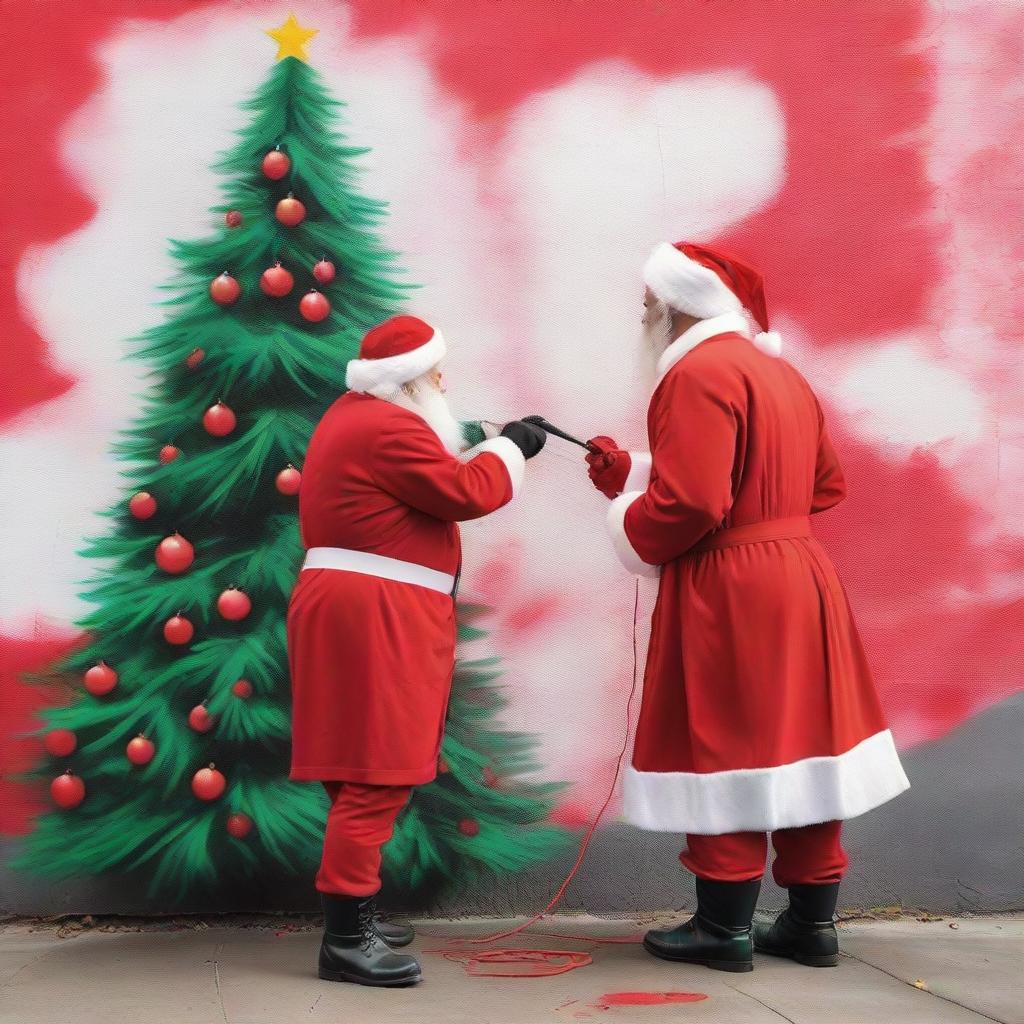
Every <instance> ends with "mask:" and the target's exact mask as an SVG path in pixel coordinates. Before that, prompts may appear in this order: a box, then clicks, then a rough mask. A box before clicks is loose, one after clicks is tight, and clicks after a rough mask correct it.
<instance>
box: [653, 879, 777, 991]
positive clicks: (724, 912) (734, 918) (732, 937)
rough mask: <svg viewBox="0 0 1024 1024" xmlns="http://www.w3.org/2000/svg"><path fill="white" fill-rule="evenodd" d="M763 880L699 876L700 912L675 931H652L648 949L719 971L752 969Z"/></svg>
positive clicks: (654, 952)
mask: <svg viewBox="0 0 1024 1024" xmlns="http://www.w3.org/2000/svg"><path fill="white" fill-rule="evenodd" d="M760 888H761V880H760V879H756V880H755V881H753V882H710V881H708V880H707V879H704V878H698V879H697V913H696V914H695V915H694V916H693V917H692V918H690V920H689V921H687V922H686V924H681V925H680V926H679V927H678V928H673V929H672V930H671V931H650V932H648V933H647V934H646V935H645V936H644V949H646V950H647V952H648V953H653V954H654V955H655V956H658V957H661V959H662V960H677V961H681V962H683V963H689V964H704V965H705V966H706V967H710V968H712V969H713V970H716V971H734V972H736V973H740V972H743V971H752V970H753V969H754V950H753V945H752V943H751V940H750V921H751V918H752V917H753V916H754V907H755V906H756V904H757V894H758V892H759V891H760Z"/></svg>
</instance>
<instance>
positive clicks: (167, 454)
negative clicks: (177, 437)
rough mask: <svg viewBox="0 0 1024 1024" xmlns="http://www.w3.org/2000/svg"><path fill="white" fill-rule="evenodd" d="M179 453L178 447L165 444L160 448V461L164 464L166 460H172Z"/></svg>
mask: <svg viewBox="0 0 1024 1024" xmlns="http://www.w3.org/2000/svg"><path fill="white" fill-rule="evenodd" d="M180 454H181V449H180V448H175V447H174V445H173V444H165V445H164V446H163V448H161V449H160V461H161V462H162V463H163V464H164V465H165V466H166V465H167V463H168V462H173V461H174V460H175V459H176V458H177V457H178V456H179V455H180Z"/></svg>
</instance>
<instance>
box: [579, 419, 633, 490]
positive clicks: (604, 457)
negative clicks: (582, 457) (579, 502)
mask: <svg viewBox="0 0 1024 1024" xmlns="http://www.w3.org/2000/svg"><path fill="white" fill-rule="evenodd" d="M587 444H589V445H590V446H591V447H593V448H596V449H597V451H596V452H595V451H591V452H589V453H588V454H587V466H589V467H590V468H589V469H588V470H587V474H588V476H589V477H590V482H591V483H592V484H593V485H594V486H595V487H596V488H597V489H598V490H599V491H600V492H601V493H602V494H603V495H604V496H605V497H606V498H616V497H618V496H619V495H620V494H621V493H622V488H623V487H625V486H626V477H628V476H629V470H630V467H631V466H632V464H633V460H632V459H631V458H630V456H629V452H627V451H623V450H622V449H621V448H620V447H619V446H618V445H617V444H616V443H615V442H614V441H613V440H612V439H611V438H610V437H605V436H604V435H603V434H602V435H601V436H600V437H592V438H591V439H590V440H589V441H588V442H587Z"/></svg>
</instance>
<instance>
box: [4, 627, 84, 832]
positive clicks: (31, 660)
mask: <svg viewBox="0 0 1024 1024" xmlns="http://www.w3.org/2000/svg"><path fill="white" fill-rule="evenodd" d="M72 646H73V643H72V641H71V640H70V639H69V637H68V636H67V634H58V633H51V634H49V635H40V636H36V637H33V638H31V639H21V638H15V637H6V636H3V635H0V835H21V834H23V833H25V832H27V831H29V828H30V824H31V821H32V818H33V817H34V816H35V815H36V814H38V813H39V812H40V811H42V810H43V809H44V808H45V807H46V806H47V803H48V801H47V797H46V787H45V786H44V785H43V784H39V785H37V786H36V785H27V784H25V783H23V782H20V781H18V780H17V779H15V778H14V776H15V775H17V774H18V773H20V772H24V771H27V770H28V769H29V768H31V767H32V765H33V764H34V763H35V762H36V761H37V760H38V759H39V758H40V756H42V754H43V745H42V741H41V740H40V739H39V737H37V736H32V735H30V734H31V733H33V732H34V731H35V730H36V729H38V728H39V727H40V725H41V724H42V723H41V722H40V721H39V719H38V718H37V717H36V713H37V712H38V711H39V710H40V709H42V708H44V707H54V706H57V705H60V704H63V703H64V702H65V701H66V699H67V696H68V693H69V691H67V690H66V689H64V688H63V687H60V686H33V685H31V684H29V683H26V682H24V681H23V679H22V676H24V675H25V674H28V673H32V672H42V671H43V670H44V669H46V668H48V667H49V666H51V665H52V664H53V663H54V662H55V661H57V660H58V659H59V658H61V657H63V656H64V655H65V654H67V652H68V651H69V650H70V649H71V648H72Z"/></svg>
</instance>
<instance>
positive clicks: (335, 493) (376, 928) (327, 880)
mask: <svg viewBox="0 0 1024 1024" xmlns="http://www.w3.org/2000/svg"><path fill="white" fill-rule="evenodd" d="M444 354H445V344H444V340H443V338H442V337H441V334H440V333H439V332H438V331H436V330H434V329H433V328H431V327H430V326H429V325H427V324H426V323H424V322H423V321H422V320H419V319H416V318H415V317H411V316H399V317H394V318H393V319H391V320H388V321H387V322H386V323H383V324H381V325H380V326H379V327H376V328H374V329H373V330H372V331H370V332H369V333H368V334H367V335H366V337H365V338H364V339H363V343H362V347H361V349H360V354H359V358H358V359H354V360H352V361H351V362H350V363H349V364H348V369H347V376H346V383H347V385H348V388H349V390H348V392H347V393H346V394H345V395H343V396H342V397H341V398H339V399H338V401H336V402H335V403H334V405H332V406H331V408H330V409H329V410H328V411H327V413H326V414H325V415H324V418H323V419H322V420H321V421H320V424H319V426H318V427H317V428H316V430H315V432H314V433H313V437H312V440H311V441H310V443H309V449H308V451H307V453H306V460H305V465H304V467H303V472H302V485H301V490H300V493H299V517H300V522H301V527H302V538H303V543H304V545H305V546H306V548H307V554H306V560H305V563H304V565H303V569H302V572H301V574H300V576H299V580H298V583H297V584H296V587H295V590H294V592H293V594H292V598H291V604H290V606H289V610H288V656H289V662H290V668H291V679H292V694H293V704H292V769H291V777H292V778H293V779H309V780H316V781H319V782H322V783H323V784H324V786H325V788H326V789H327V792H328V794H329V796H330V799H331V806H330V811H329V814H328V819H327V828H326V833H325V836H324V849H323V859H322V862H321V865H320V870H319V872H318V874H317V879H316V886H317V889H318V890H319V891H320V893H321V898H322V902H323V907H324V915H325V919H326V922H325V923H326V928H325V934H324V939H323V943H322V945H321V950H320V965H319V973H320V977H321V978H325V979H328V980H331V981H353V982H358V983H360V984H364V985H378V986H400V985H409V984H414V983H416V982H417V981H419V980H420V977H421V971H420V966H419V964H418V963H417V961H416V960H415V959H414V958H413V957H411V956H405V955H402V954H399V953H395V952H394V951H393V949H394V947H396V946H404V945H407V944H408V943H409V942H411V941H412V939H413V934H412V930H411V929H409V928H405V927H401V926H399V925H396V924H394V923H390V922H385V921H382V920H381V919H380V918H379V916H378V915H377V914H376V911H375V907H374V901H373V897H374V896H375V895H376V893H377V892H378V890H379V889H380V884H381V881H380V863H381V846H382V845H383V844H384V843H386V842H387V840H388V839H389V838H390V837H391V834H392V831H393V828H394V822H395V818H396V817H397V815H398V813H399V812H400V811H401V809H402V808H403V807H404V806H405V803H406V801H407V800H408V799H409V796H410V794H411V792H412V787H413V786H416V785H420V784H422V783H425V782H430V781H431V780H432V779H433V778H434V777H435V775H436V773H437V760H438V754H439V752H440V748H441V738H442V734H443V732H444V722H445V711H446V709H447V705H448V695H449V691H450V687H451V679H452V672H453V670H454V666H455V631H456V628H455V601H454V597H455V589H456V584H457V580H458V575H459V567H460V545H459V528H458V526H457V525H456V524H457V523H458V522H459V521H460V520H466V519H477V518H479V517H480V516H485V515H487V514H488V513H489V512H493V511H494V510H495V509H498V508H501V506H502V505H505V504H506V503H507V502H509V501H510V500H511V499H512V497H513V496H514V495H515V493H516V491H517V490H518V488H519V485H520V483H521V481H522V478H523V472H524V467H525V464H526V459H529V458H531V457H532V456H534V455H536V454H537V452H538V451H540V449H541V448H542V447H543V444H544V439H545V435H544V432H543V431H542V430H539V429H538V428H537V427H536V426H534V425H532V424H529V423H523V422H519V421H516V422H512V423H509V424H506V426H505V427H504V429H503V430H502V431H501V434H500V435H499V436H497V437H494V438H491V439H488V440H485V441H483V442H482V443H480V444H478V445H477V446H476V447H475V448H471V449H469V450H468V451H462V450H461V449H462V448H464V447H465V446H464V444H463V442H462V430H461V427H460V425H459V423H458V421H457V420H456V419H455V418H454V417H453V416H452V414H451V412H450V411H449V409H448V405H447V402H446V399H445V397H444V393H443V388H442V386H441V374H440V372H439V370H438V369H437V365H438V363H439V362H440V360H441V359H442V357H443V356H444Z"/></svg>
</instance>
